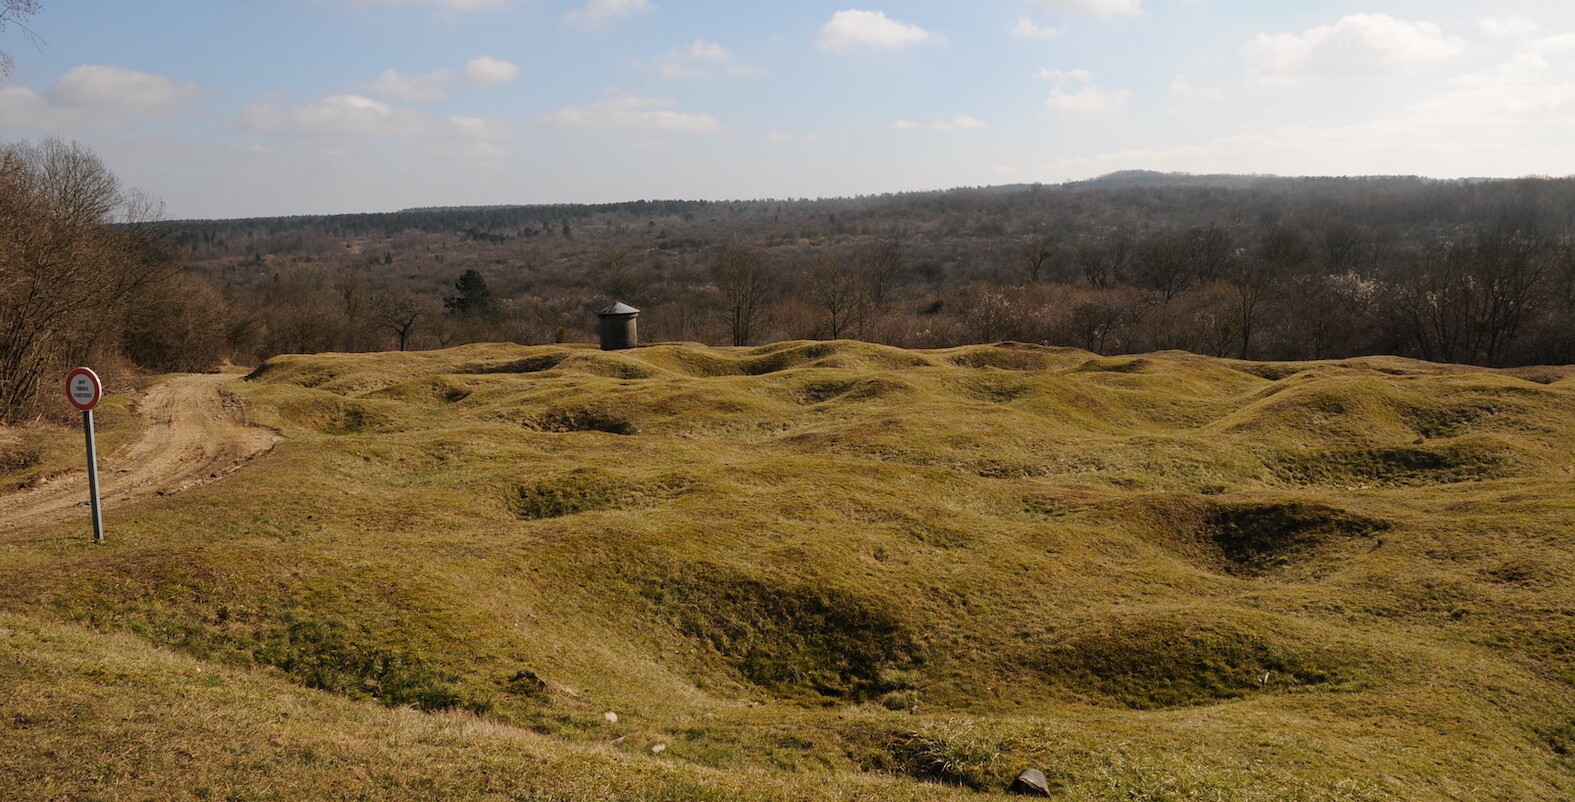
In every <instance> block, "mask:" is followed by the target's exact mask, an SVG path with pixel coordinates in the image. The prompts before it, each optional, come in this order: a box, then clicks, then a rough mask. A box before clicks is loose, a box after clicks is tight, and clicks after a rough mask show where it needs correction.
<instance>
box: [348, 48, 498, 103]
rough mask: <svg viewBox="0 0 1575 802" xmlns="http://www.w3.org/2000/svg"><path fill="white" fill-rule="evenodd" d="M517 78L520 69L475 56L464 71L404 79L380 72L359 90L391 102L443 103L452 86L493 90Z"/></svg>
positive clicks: (399, 74)
mask: <svg viewBox="0 0 1575 802" xmlns="http://www.w3.org/2000/svg"><path fill="white" fill-rule="evenodd" d="M519 74H520V68H519V66H518V65H516V64H514V63H513V62H509V61H503V60H501V59H495V58H492V57H491V56H477V57H475V58H473V59H471V60H470V61H468V62H466V63H465V69H464V70H452V69H448V68H444V69H441V70H437V71H435V72H425V73H420V74H416V75H406V74H405V73H402V72H400V71H399V70H394V69H387V70H383V71H382V72H381V73H379V74H378V76H377V79H376V80H373V81H369V82H367V83H365V84H362V88H363V89H365V90H366V91H368V92H371V93H372V94H374V95H379V96H381V97H387V98H393V99H394V100H406V101H421V100H446V99H447V98H448V97H449V95H450V94H452V92H453V87H454V85H455V84H456V83H461V82H463V83H465V84H468V85H470V86H494V85H496V84H501V83H506V82H508V81H512V80H514V79H515V78H517V77H519Z"/></svg>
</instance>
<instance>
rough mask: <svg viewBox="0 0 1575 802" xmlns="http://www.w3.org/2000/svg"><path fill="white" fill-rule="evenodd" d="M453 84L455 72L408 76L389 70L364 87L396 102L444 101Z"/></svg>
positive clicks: (446, 71) (444, 71)
mask: <svg viewBox="0 0 1575 802" xmlns="http://www.w3.org/2000/svg"><path fill="white" fill-rule="evenodd" d="M453 82H454V71H453V70H447V69H444V70H438V71H437V72H428V73H422V74H420V75H406V74H404V73H402V72H400V71H399V70H395V69H387V70H383V71H382V72H381V73H379V74H378V76H377V79H376V80H374V81H369V82H367V83H366V84H363V85H362V86H363V88H365V89H366V91H368V92H371V93H372V94H374V95H380V96H382V97H391V98H393V99H395V100H443V99H445V98H447V97H448V94H449V85H450V84H452V83H453Z"/></svg>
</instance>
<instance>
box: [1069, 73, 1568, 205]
mask: <svg viewBox="0 0 1575 802" xmlns="http://www.w3.org/2000/svg"><path fill="white" fill-rule="evenodd" d="M1571 130H1575V75H1572V74H1571V73H1570V72H1568V71H1565V70H1562V69H1558V68H1554V67H1552V66H1550V65H1549V64H1548V62H1547V60H1546V59H1544V58H1543V57H1541V56H1540V55H1537V54H1523V55H1520V56H1517V57H1516V58H1514V59H1512V60H1510V61H1507V62H1505V63H1503V64H1500V65H1498V66H1496V67H1494V68H1492V69H1489V70H1484V71H1480V72H1476V73H1472V74H1469V75H1465V76H1462V77H1459V78H1456V79H1454V80H1452V81H1450V82H1449V83H1448V84H1447V85H1446V86H1445V87H1444V88H1443V90H1442V91H1440V92H1438V93H1436V94H1434V95H1432V96H1430V97H1427V98H1424V99H1422V100H1419V101H1417V102H1414V103H1411V104H1408V105H1406V106H1403V107H1400V108H1398V109H1395V110H1394V111H1393V112H1392V113H1390V114H1387V115H1386V116H1383V117H1380V118H1375V119H1371V120H1366V121H1362V122H1359V123H1354V124H1349V125H1334V126H1324V125H1315V124H1309V123H1293V124H1289V125H1284V126H1280V127H1278V128H1275V129H1273V130H1268V131H1264V132H1261V133H1254V134H1247V135H1239V136H1231V137H1223V138H1219V139H1214V140H1210V141H1208V142H1204V143H1201V144H1189V145H1182V146H1177V147H1172V148H1163V149H1154V150H1133V151H1120V152H1111V153H1104V154H1099V155H1096V156H1092V157H1086V158H1078V159H1067V160H1062V161H1058V162H1054V163H1051V164H1047V165H1043V166H1042V167H1041V169H1040V170H1039V172H1038V174H1039V175H1042V176H1050V177H1057V178H1060V177H1066V176H1072V175H1079V176H1092V175H1097V174H1100V173H1105V172H1109V171H1110V170H1113V169H1130V168H1135V167H1149V168H1152V169H1162V170H1183V171H1187V172H1194V173H1217V172H1229V173H1278V174H1281V175H1423V176H1431V177H1435V178H1457V177H1466V176H1499V177H1514V176H1523V175H1575V150H1571V149H1570V148H1569V146H1568V144H1567V143H1568V138H1569V136H1568V132H1569V131H1571Z"/></svg>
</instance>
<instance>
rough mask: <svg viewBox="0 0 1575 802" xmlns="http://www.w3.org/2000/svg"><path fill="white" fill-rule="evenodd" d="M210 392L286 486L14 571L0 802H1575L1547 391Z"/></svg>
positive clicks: (818, 380)
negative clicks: (1047, 796)
mask: <svg viewBox="0 0 1575 802" xmlns="http://www.w3.org/2000/svg"><path fill="white" fill-rule="evenodd" d="M232 388H233V389H234V390H235V391H236V392H239V393H241V394H243V395H244V396H246V397H247V398H248V400H249V401H250V402H251V404H252V409H253V411H254V414H255V415H256V416H257V418H258V419H259V421H260V422H262V423H265V424H267V425H271V426H276V427H278V428H279V429H280V430H282V431H283V432H284V434H285V435H286V436H287V438H288V439H287V440H286V441H285V442H284V443H281V444H280V445H279V446H278V447H276V448H275V450H274V451H273V452H272V453H271V454H270V455H269V456H268V457H266V458H264V459H261V460H259V461H257V462H255V463H254V464H252V465H250V466H248V467H247V468H245V469H244V470H242V471H241V472H239V473H237V474H235V475H234V476H231V477H229V478H228V479H226V480H223V481H220V482H216V483H214V484H211V485H208V486H205V487H202V488H198V489H194V490H192V491H189V492H187V493H184V494H181V495H179V496H173V497H170V498H166V499H161V500H158V501H155V502H148V503H144V504H141V505H138V506H135V507H130V508H126V509H121V510H113V511H112V512H111V514H112V515H113V516H114V521H115V527H114V529H115V531H116V532H117V537H116V538H115V539H114V540H113V541H112V542H111V543H110V544H108V545H107V546H105V547H100V548H94V547H91V546H90V545H88V544H85V543H83V542H81V541H80V538H77V539H72V538H71V537H68V534H67V532H66V530H65V529H64V528H61V529H59V530H58V531H46V532H37V533H30V536H29V538H28V539H26V540H19V541H18V542H16V543H14V544H7V546H6V552H5V553H4V556H0V608H3V609H4V610H7V611H9V617H7V618H4V619H3V620H0V635H3V637H4V641H3V643H4V646H3V647H0V649H3V650H0V662H3V664H4V666H5V671H4V672H3V673H0V682H5V683H7V687H5V688H0V733H6V734H7V737H5V738H4V739H3V740H0V765H4V766H5V767H6V768H7V769H14V770H16V771H18V772H20V773H19V774H17V776H19V777H22V778H23V779H24V782H23V783H22V784H21V785H18V786H16V788H19V789H20V790H17V791H10V790H8V791H0V794H9V795H11V797H12V798H48V797H51V796H56V797H61V798H91V797H93V796H94V795H95V794H97V795H100V796H102V797H104V798H111V797H113V798H128V797H129V798H138V797H150V798H151V797H159V796H179V795H180V794H188V795H190V796H195V797H199V798H201V797H202V796H203V795H204V794H205V795H206V796H207V797H209V798H213V797H223V798H304V797H318V796H333V797H345V796H358V795H365V796H366V797H368V798H410V797H415V796H441V797H467V798H492V797H496V798H550V799H556V798H563V799H581V798H586V799H589V798H637V799H689V798H719V799H720V798H728V799H731V798H776V797H782V798H825V799H841V798H856V797H866V798H910V797H911V798H932V797H950V796H954V795H958V794H961V795H967V796H972V795H974V794H975V793H978V792H983V791H1000V790H1003V789H1004V788H1005V787H1006V785H1007V784H1008V783H1009V782H1010V780H1011V778H1012V777H1013V776H1015V774H1016V772H1017V771H1018V770H1020V769H1021V768H1024V767H1026V766H1029V765H1034V766H1038V767H1041V768H1043V769H1044V770H1045V771H1046V774H1047V775H1048V776H1049V777H1050V778H1051V780H1052V782H1053V783H1054V784H1055V785H1056V786H1057V787H1058V788H1059V789H1060V791H1059V792H1060V793H1061V794H1062V796H1063V797H1064V798H1066V799H1075V800H1106V799H1223V800H1258V799H1262V800H1269V799H1308V800H1314V799H1317V800H1324V799H1328V800H1335V799H1462V800H1464V799H1481V798H1495V799H1526V800H1539V799H1547V800H1554V799H1563V798H1569V797H1570V796H1571V795H1572V794H1575V764H1572V762H1571V761H1572V758H1571V756H1570V752H1571V750H1572V749H1575V716H1572V715H1571V714H1570V712H1569V711H1570V710H1575V671H1572V670H1571V668H1570V666H1571V665H1572V660H1571V657H1572V655H1571V644H1572V643H1575V577H1572V566H1575V561H1572V551H1575V494H1572V493H1571V489H1572V485H1575V447H1572V446H1575V371H1570V370H1565V369H1543V370H1541V371H1538V372H1535V373H1534V374H1532V373H1528V374H1526V375H1525V377H1522V376H1520V375H1516V374H1512V373H1506V372H1494V371H1488V370H1479V369H1466V368H1454V367H1443V366H1434V365H1428V364H1425V363H1418V362H1414V361H1410V360H1398V359H1386V358H1365V359H1361V360H1347V361H1341V362H1326V363H1305V364H1281V363H1276V364H1257V363H1240V362H1233V361H1228V360H1212V359H1204V358H1200V357H1194V356H1191V355H1186V354H1179V353H1167V354H1153V355H1146V356H1141V357H1123V358H1098V357H1094V356H1091V355H1089V354H1086V353H1083V352H1079V351H1073V350H1067V349H1048V348H1037V347H1031V346H1021V345H1016V344H1002V345H998V346H970V347H964V348H954V349H946V350H938V351H906V350H901V349H894V348H886V347H881V346H874V345H868V344H862V343H853V342H830V343H802V342H801V343H782V344H777V345H773V346H767V347H762V348H750V349H713V348H705V347H700V346H683V345H660V346H654V347H650V348H642V349H638V350H636V351H631V352H621V353H613V354H607V353H602V352H599V351H595V350H591V349H588V348H583V347H562V346H551V347H533V348H526V347H518V346H501V345H479V346H467V347H463V348H457V349H450V350H447V351H436V352H424V353H415V354H378V355H340V354H324V355H318V356H292V357H280V358H276V359H274V360H271V361H270V362H268V363H267V364H265V365H263V366H262V367H261V368H259V369H258V370H257V371H255V372H254V373H253V374H252V375H251V376H250V377H248V380H246V381H237V382H235V383H234V384H233V385H232ZM27 436H29V437H32V436H35V435H31V434H29V435H27ZM43 439H45V440H47V439H49V438H48V437H44V438H43ZM73 534H74V533H73ZM172 652H173V654H172ZM199 669H200V670H201V676H200V677H199ZM215 677H216V678H219V681H215V680H214V679H213V678H215ZM314 689H318V690H314ZM379 702H381V703H382V704H379ZM417 709H424V710H427V711H433V712H425V713H422V712H416V711H417ZM609 710H611V711H615V712H617V713H618V715H619V720H618V722H617V723H616V724H608V723H607V722H606V721H604V719H603V713H604V712H606V711H609ZM915 710H916V712H914V711H915ZM7 722H10V723H9V724H7ZM8 726H9V727H10V729H4V728H5V727H8ZM11 736H16V737H11ZM99 741H105V742H108V743H111V744H113V745H114V746H113V747H112V748H110V749H108V750H99V749H95V748H94V747H93V745H94V744H95V743H96V742H99ZM658 744H661V745H664V748H663V750H661V751H660V752H659V753H653V752H652V747H654V746H656V745H658ZM87 752H104V753H106V754H108V755H110V757H102V756H99V757H95V758H94V759H92V760H86V761H76V760H75V757H76V756H77V755H80V754H83V753H87ZM117 756H118V757H117ZM169 789H179V790H178V791H176V792H171V791H170V790H169ZM202 789H206V790H205V791H204V790H202Z"/></svg>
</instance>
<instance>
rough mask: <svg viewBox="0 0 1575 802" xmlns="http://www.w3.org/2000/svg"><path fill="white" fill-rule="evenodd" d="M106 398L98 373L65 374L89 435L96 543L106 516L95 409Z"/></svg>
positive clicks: (70, 395)
mask: <svg viewBox="0 0 1575 802" xmlns="http://www.w3.org/2000/svg"><path fill="white" fill-rule="evenodd" d="M103 395H104V385H103V384H100V383H99V380H98V374H97V373H94V372H93V371H91V370H89V369H88V368H77V369H76V370H73V371H71V372H70V373H69V374H67V375H66V397H67V398H69V399H70V400H71V406H74V407H76V408H77V409H80V410H82V429H83V431H85V432H86V433H87V464H88V501H89V502H90V503H91V504H92V506H93V542H94V543H103V542H104V514H103V511H102V510H101V509H100V507H99V503H98V452H97V450H96V449H95V448H94V447H93V408H94V407H96V406H98V400H99V399H100V398H101V397H103Z"/></svg>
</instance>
